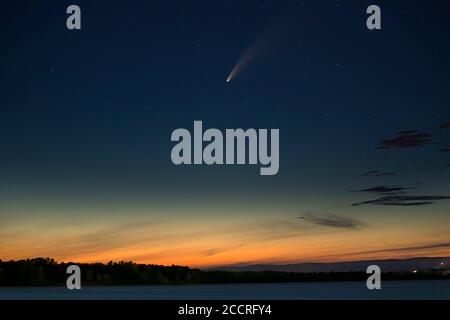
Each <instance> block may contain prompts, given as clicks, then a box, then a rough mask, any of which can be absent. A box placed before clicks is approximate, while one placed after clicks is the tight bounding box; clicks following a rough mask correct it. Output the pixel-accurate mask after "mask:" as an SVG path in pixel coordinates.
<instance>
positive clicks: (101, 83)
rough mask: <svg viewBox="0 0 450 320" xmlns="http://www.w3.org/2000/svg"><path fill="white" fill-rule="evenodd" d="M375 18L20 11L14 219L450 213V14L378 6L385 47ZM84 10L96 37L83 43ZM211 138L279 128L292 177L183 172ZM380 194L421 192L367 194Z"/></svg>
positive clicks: (136, 8)
mask: <svg viewBox="0 0 450 320" xmlns="http://www.w3.org/2000/svg"><path fill="white" fill-rule="evenodd" d="M372 2H373V1H234V0H232V1H145V2H144V1H79V0H77V1H75V2H74V1H23V0H19V1H6V2H5V3H3V4H2V13H1V19H0V20H1V21H2V22H1V23H2V28H0V39H1V42H2V50H1V51H0V59H1V61H2V63H1V69H0V92H1V96H0V97H1V101H0V153H1V157H0V191H1V192H0V201H2V203H3V205H4V208H12V207H14V208H16V205H17V204H18V203H21V204H23V203H37V204H36V206H38V205H39V204H41V203H44V204H46V205H47V204H48V203H49V202H58V201H61V203H62V204H61V206H62V207H64V206H72V205H75V206H76V204H79V203H80V201H81V202H83V203H91V202H90V201H92V205H94V204H95V205H98V204H99V203H100V204H103V203H105V202H108V203H110V202H118V203H124V202H126V203H128V202H132V203H137V202H142V201H144V202H145V201H155V202H157V203H160V202H161V204H160V205H159V206H160V207H163V208H164V207H165V205H164V202H165V201H167V200H168V199H170V201H171V203H172V204H174V203H175V204H176V203H177V202H176V200H174V199H185V200H184V201H187V202H183V204H180V205H179V206H180V207H181V208H186V207H188V211H189V210H196V208H199V207H202V203H204V202H208V201H211V202H213V203H215V205H216V206H217V207H218V208H221V207H222V208H223V207H226V206H227V205H230V203H231V204H233V205H236V206H241V205H242V206H244V207H247V206H248V207H250V208H252V209H251V210H250V211H251V212H258V209H257V208H259V206H260V205H261V203H263V204H264V203H267V204H269V205H273V207H277V206H278V205H279V204H280V203H283V205H286V204H288V205H286V206H287V207H288V208H287V209H286V210H284V209H285V208H283V207H280V210H277V211H276V212H273V215H274V216H280V215H281V216H283V215H284V214H297V213H298V214H302V213H303V212H304V211H305V210H306V211H308V212H309V211H310V210H312V211H313V213H316V211H315V210H319V212H318V214H323V213H331V214H334V213H335V212H339V213H341V214H347V211H346V210H358V208H359V206H356V207H352V206H351V205H352V204H354V203H358V202H364V201H372V200H373V201H375V202H371V203H367V204H364V208H366V207H373V208H375V209H371V210H378V208H380V209H379V210H380V211H383V210H385V205H386V206H388V208H389V209H390V210H392V209H393V208H394V210H395V209H396V208H397V207H406V206H411V207H412V206H414V207H417V208H414V209H415V210H419V208H418V207H419V206H421V208H430V206H433V205H438V203H435V201H437V202H439V205H440V206H441V207H439V208H440V209H441V210H440V211H439V210H437V212H436V214H437V215H442V214H444V212H447V213H448V210H449V205H448V200H446V199H445V197H446V196H447V195H448V194H449V193H450V190H449V188H448V181H449V180H448V179H449V178H450V174H449V172H450V167H449V165H450V154H449V153H448V152H445V151H441V150H445V149H446V148H447V147H448V145H450V137H449V135H450V130H449V129H448V128H447V127H446V123H448V121H450V61H449V57H450V41H449V33H450V22H449V21H450V20H449V12H450V11H449V9H450V5H449V3H448V1H433V4H432V5H431V4H430V2H429V1H396V2H395V3H392V1H376V4H378V5H379V6H380V7H381V9H382V30H379V31H369V30H368V29H367V28H366V18H367V14H366V13H365V10H366V8H367V6H368V5H370V4H372ZM72 3H75V4H77V5H79V6H80V7H81V11H82V30H79V31H69V30H68V29H67V28H66V27H65V24H66V18H67V15H66V14H65V10H66V7H67V6H68V5H70V4H72ZM251 46H255V47H256V50H255V51H254V52H252V60H251V62H250V63H249V65H248V66H247V67H246V68H245V69H243V70H242V72H241V73H240V74H239V75H238V76H237V77H236V78H235V79H234V80H233V81H231V82H230V83H227V82H226V81H225V80H226V78H227V76H228V75H229V73H230V71H231V69H232V68H233V66H234V65H235V64H236V63H237V61H238V60H239V59H240V58H241V56H242V55H243V54H244V52H245V50H246V48H248V47H251ZM194 120H202V121H203V124H204V127H205V128H210V127H214V128H219V129H225V128H240V127H241V128H269V129H270V128H279V129H280V171H279V174H278V175H276V176H272V177H261V176H259V169H258V168H257V167H255V166H242V167H237V166H222V167H218V166H216V167H206V166H198V167H194V166H191V167H188V166H180V167H176V166H174V165H173V164H172V163H171V161H170V150H171V148H172V146H173V143H171V141H170V134H171V132H172V131H173V130H174V129H176V128H180V127H183V128H188V129H189V130H192V126H193V121H194ZM439 126H441V127H442V128H439ZM402 131H408V132H402ZM399 132H402V133H399ZM411 144H412V145H411ZM380 186H386V187H390V186H401V188H403V189H401V190H398V191H400V193H389V192H388V193H386V192H381V193H379V194H375V195H374V194H373V193H371V191H368V192H366V193H364V192H362V193H358V192H354V191H357V190H362V189H369V188H372V187H380ZM411 190H413V191H411ZM405 195H410V196H412V199H410V200H407V199H404V198H400V199H399V198H391V199H388V200H387V201H388V202H389V203H387V204H386V203H385V202H384V200H386V199H384V200H383V199H382V198H383V197H386V196H389V197H402V196H405ZM424 196H427V197H431V198H427V199H428V200H423V199H424V198H423V197H424ZM439 197H441V198H439ZM410 201H413V202H414V201H416V202H432V203H427V204H423V205H422V204H417V205H415V204H414V203H413V204H412V205H410ZM300 202H301V203H302V205H301V206H299V207H298V209H296V206H297V205H298V203H300ZM256 204H258V205H256ZM253 205H255V207H254V208H253V207H252V206H253ZM442 206H443V207H442ZM44 207H45V206H44ZM8 210H9V209H8ZM8 210H5V213H3V216H4V218H5V219H6V218H7V217H9V216H13V215H16V213H14V214H13V213H8V212H6V211H8ZM15 210H16V211H20V210H19V209H17V208H16V209H15ZM420 210H422V209H420ZM13 211H14V210H13ZM24 211H26V210H24ZM11 212H12V211H11ZM383 212H384V211H383ZM421 212H422V211H417V215H420V214H421ZM56 214H57V213H55V215H56ZM211 214H212V215H214V212H212V213H211ZM255 214H256V213H255ZM351 214H352V215H358V214H360V212H359V211H354V212H353V211H352V212H351Z"/></svg>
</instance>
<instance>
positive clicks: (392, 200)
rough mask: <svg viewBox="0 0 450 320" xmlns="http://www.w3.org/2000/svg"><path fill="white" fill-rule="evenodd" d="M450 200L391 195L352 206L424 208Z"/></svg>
mask: <svg viewBox="0 0 450 320" xmlns="http://www.w3.org/2000/svg"><path fill="white" fill-rule="evenodd" d="M446 199H450V196H442V195H433V196H415V195H390V196H383V197H379V198H377V199H374V200H368V201H363V202H357V203H353V204H352V206H354V207H355V206H361V205H366V204H373V205H383V206H403V207H412V206H424V205H430V204H433V203H434V202H435V201H439V200H446Z"/></svg>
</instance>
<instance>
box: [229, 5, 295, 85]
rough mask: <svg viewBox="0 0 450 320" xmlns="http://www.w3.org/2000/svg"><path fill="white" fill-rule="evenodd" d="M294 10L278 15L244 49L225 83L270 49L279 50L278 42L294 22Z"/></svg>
mask: <svg viewBox="0 0 450 320" xmlns="http://www.w3.org/2000/svg"><path fill="white" fill-rule="evenodd" d="M295 12H296V10H295V8H289V9H288V10H286V11H285V12H284V13H282V14H281V15H279V16H278V17H277V18H276V19H275V20H274V21H273V22H272V23H271V24H270V25H269V26H268V27H267V28H266V29H265V30H264V31H263V32H262V33H260V34H259V36H258V37H257V38H256V39H255V40H254V41H253V42H252V43H251V44H250V45H249V46H247V47H246V48H245V50H244V51H243V53H242V55H241V57H240V58H239V60H238V61H237V62H236V64H235V65H234V67H233V68H232V69H231V72H230V74H229V75H228V77H227V79H226V82H227V83H230V82H231V81H233V80H234V79H236V77H237V76H238V75H239V74H240V73H241V72H242V71H243V70H244V69H245V68H246V67H247V66H248V65H249V64H250V62H252V63H253V61H254V60H257V59H256V58H261V57H260V56H261V55H263V54H264V53H267V52H269V51H272V50H269V49H270V48H279V47H280V45H279V43H280V41H282V39H283V38H284V34H286V33H287V31H288V30H289V21H296V20H294V19H296V17H297V15H296V14H295Z"/></svg>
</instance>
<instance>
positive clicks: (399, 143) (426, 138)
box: [377, 130, 431, 149]
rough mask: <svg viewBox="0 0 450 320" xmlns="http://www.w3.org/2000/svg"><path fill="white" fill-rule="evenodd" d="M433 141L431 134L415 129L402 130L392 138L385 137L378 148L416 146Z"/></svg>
mask: <svg viewBox="0 0 450 320" xmlns="http://www.w3.org/2000/svg"><path fill="white" fill-rule="evenodd" d="M430 142H431V136H430V134H428V133H423V132H419V131H415V130H408V131H400V132H398V133H397V135H396V136H395V137H394V138H392V139H383V140H381V141H380V142H379V143H378V147H377V148H378V149H391V148H414V147H420V146H423V145H426V144H428V143H430Z"/></svg>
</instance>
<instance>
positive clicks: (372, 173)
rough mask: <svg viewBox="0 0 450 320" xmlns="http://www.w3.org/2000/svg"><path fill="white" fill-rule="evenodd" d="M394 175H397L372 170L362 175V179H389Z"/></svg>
mask: <svg viewBox="0 0 450 320" xmlns="http://www.w3.org/2000/svg"><path fill="white" fill-rule="evenodd" d="M395 175H397V174H396V173H395V172H382V171H378V170H372V171H368V172H365V173H363V174H362V176H364V177H389V176H395Z"/></svg>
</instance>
